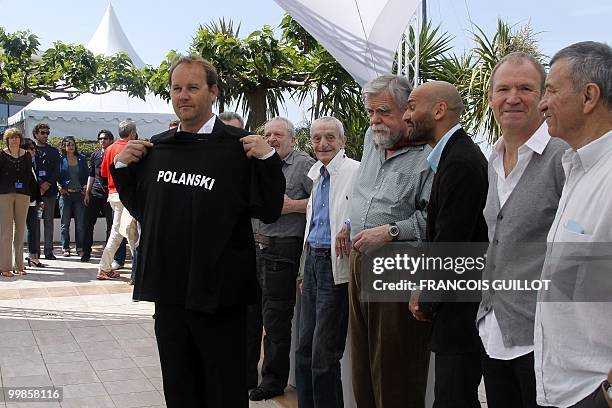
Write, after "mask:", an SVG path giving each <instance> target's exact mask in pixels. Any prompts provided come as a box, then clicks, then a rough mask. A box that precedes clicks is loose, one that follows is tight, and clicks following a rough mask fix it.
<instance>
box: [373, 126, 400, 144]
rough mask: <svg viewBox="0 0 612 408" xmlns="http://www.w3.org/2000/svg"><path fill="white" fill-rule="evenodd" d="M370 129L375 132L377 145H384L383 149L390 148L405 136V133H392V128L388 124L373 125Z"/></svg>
mask: <svg viewBox="0 0 612 408" xmlns="http://www.w3.org/2000/svg"><path fill="white" fill-rule="evenodd" d="M370 130H371V131H372V133H373V134H374V135H373V139H374V144H376V146H380V147H382V148H383V149H390V148H391V147H393V146H395V145H396V144H397V142H399V141H400V140H402V138H403V135H401V134H398V135H393V134H391V129H389V128H388V127H387V126H386V125H383V124H380V125H372V126H370Z"/></svg>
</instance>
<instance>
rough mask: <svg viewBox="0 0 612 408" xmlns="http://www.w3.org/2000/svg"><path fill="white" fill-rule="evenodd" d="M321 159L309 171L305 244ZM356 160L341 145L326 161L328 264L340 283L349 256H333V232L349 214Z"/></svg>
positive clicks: (345, 277)
mask: <svg viewBox="0 0 612 408" xmlns="http://www.w3.org/2000/svg"><path fill="white" fill-rule="evenodd" d="M322 166H323V163H321V161H320V160H318V161H317V162H316V163H315V164H313V165H312V167H311V168H310V170H309V171H308V177H310V178H311V179H312V193H311V194H310V198H309V199H308V205H307V206H306V229H305V233H304V247H305V246H306V240H307V239H308V232H309V231H310V220H311V219H312V207H313V206H314V203H315V200H316V194H317V191H318V189H319V182H320V180H321V167H322ZM358 168H359V162H358V161H356V160H353V159H351V158H348V157H346V155H345V154H344V149H340V151H338V153H336V156H334V158H333V159H332V160H331V161H330V162H329V163H328V164H327V167H326V170H327V172H328V173H329V179H330V182H329V227H330V230H331V248H330V249H331V264H332V273H333V275H334V283H335V284H336V285H339V284H341V283H346V282H348V278H349V274H348V270H349V264H348V256H343V257H342V258H341V257H339V256H336V245H335V242H336V235H338V233H339V232H340V230H341V229H342V227H343V226H344V221H346V220H347V219H348V217H349V212H350V207H351V196H352V193H353V182H354V180H355V176H356V175H357V169H358ZM306 252H307V251H302V257H301V259H300V276H303V274H304V262H305V260H306Z"/></svg>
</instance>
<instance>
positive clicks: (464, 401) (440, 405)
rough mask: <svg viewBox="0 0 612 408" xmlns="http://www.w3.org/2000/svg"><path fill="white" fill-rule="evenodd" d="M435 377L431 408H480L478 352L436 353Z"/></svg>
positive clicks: (480, 375)
mask: <svg viewBox="0 0 612 408" xmlns="http://www.w3.org/2000/svg"><path fill="white" fill-rule="evenodd" d="M435 377H436V383H435V386H434V394H435V401H434V404H433V408H480V402H479V401H478V385H479V384H480V379H481V378H482V369H481V365H480V353H479V352H477V351H476V352H473V353H445V352H436V376H435ZM489 406H490V407H491V408H496V407H495V405H491V404H489Z"/></svg>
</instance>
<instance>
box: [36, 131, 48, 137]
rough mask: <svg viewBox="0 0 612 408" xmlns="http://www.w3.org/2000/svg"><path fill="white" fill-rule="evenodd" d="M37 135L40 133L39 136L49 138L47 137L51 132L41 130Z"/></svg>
mask: <svg viewBox="0 0 612 408" xmlns="http://www.w3.org/2000/svg"><path fill="white" fill-rule="evenodd" d="M38 133H40V134H41V135H47V136H49V135H50V134H51V132H50V131H48V130H41V131H40V132H38Z"/></svg>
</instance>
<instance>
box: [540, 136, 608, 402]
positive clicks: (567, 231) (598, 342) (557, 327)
mask: <svg viewBox="0 0 612 408" xmlns="http://www.w3.org/2000/svg"><path fill="white" fill-rule="evenodd" d="M563 169H564V171H565V175H566V180H565V184H564V186H563V193H562V195H561V199H560V201H559V208H558V209H557V214H556V215H555V219H554V221H553V224H552V226H551V228H550V231H549V233H548V237H547V241H548V242H549V243H556V245H553V246H552V251H556V250H557V247H562V246H563V244H559V243H564V242H579V243H587V242H612V130H610V131H608V132H607V133H606V134H605V135H604V136H602V137H600V138H599V139H597V140H595V141H593V142H591V143H589V144H588V145H586V146H584V147H582V148H580V149H578V151H574V150H573V149H568V150H567V151H566V152H565V154H564V155H563ZM552 251H551V249H550V248H549V251H548V252H547V257H546V260H545V261H544V268H543V272H542V275H543V276H542V278H543V279H548V278H549V277H553V278H554V276H555V273H556V272H558V271H559V268H560V267H561V266H560V265H563V263H562V262H559V260H556V261H554V260H553V257H552V256H551V257H550V259H549V255H550V254H551V252H552ZM611 317H612V303H598V302H591V303H586V302H569V301H568V302H563V303H560V302H554V303H553V302H538V304H537V307H536V319H535V331H534V342H535V351H534V357H535V375H536V388H537V402H538V404H539V405H554V406H558V407H562V408H563V407H568V406H571V405H574V404H575V403H577V402H579V401H581V400H582V399H584V398H585V397H586V396H587V395H589V394H591V393H592V392H593V391H595V389H596V388H597V387H598V386H599V384H601V382H602V381H603V380H604V379H605V378H606V377H607V374H608V370H610V367H611V366H612V318H611Z"/></svg>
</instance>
